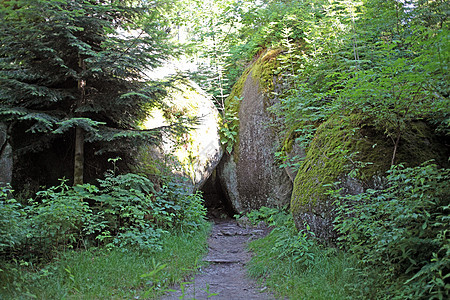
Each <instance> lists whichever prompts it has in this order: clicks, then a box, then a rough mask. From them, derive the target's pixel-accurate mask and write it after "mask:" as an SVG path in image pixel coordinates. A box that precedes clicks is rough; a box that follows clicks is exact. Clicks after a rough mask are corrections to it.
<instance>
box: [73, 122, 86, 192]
mask: <svg viewBox="0 0 450 300" xmlns="http://www.w3.org/2000/svg"><path fill="white" fill-rule="evenodd" d="M83 173H84V130H83V129H82V128H80V127H77V129H76V131H75V158H74V166H73V185H78V184H83Z"/></svg>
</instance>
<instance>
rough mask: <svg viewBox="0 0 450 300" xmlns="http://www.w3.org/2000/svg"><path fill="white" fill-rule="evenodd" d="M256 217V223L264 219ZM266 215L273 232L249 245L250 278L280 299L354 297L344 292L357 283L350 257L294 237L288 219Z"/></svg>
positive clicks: (303, 236)
mask: <svg viewBox="0 0 450 300" xmlns="http://www.w3.org/2000/svg"><path fill="white" fill-rule="evenodd" d="M266 213H267V212H266ZM257 214H258V218H259V220H261V219H264V217H263V216H261V214H260V213H257ZM254 215H255V214H253V216H254ZM269 215H270V216H268V218H266V221H267V220H268V222H269V224H270V225H273V226H274V227H275V229H274V230H273V231H272V232H271V233H270V234H269V235H267V236H266V237H264V238H262V239H259V240H255V241H252V242H251V243H250V244H249V248H250V250H252V251H253V252H254V254H255V255H254V256H253V258H252V259H251V261H250V262H249V264H248V265H247V268H248V274H249V275H250V277H253V278H256V279H257V280H258V281H260V282H263V283H264V284H265V285H266V286H267V287H269V289H270V290H271V291H272V292H273V293H274V294H275V296H277V297H279V298H282V299H284V298H285V297H287V298H289V299H321V300H322V299H346V298H357V297H358V296H357V295H354V294H352V293H353V292H352V291H350V289H349V288H348V287H349V286H350V283H352V282H354V281H355V280H358V278H357V277H355V273H354V272H352V271H351V270H352V269H353V268H354V267H355V266H356V265H357V260H356V259H355V258H354V257H352V256H351V255H349V254H346V253H344V252H342V251H340V250H338V249H335V248H326V247H323V246H321V245H318V244H317V243H315V242H314V241H313V240H312V239H311V238H310V237H309V235H307V234H305V233H302V232H300V233H298V232H297V231H296V230H295V228H294V224H293V222H292V218H291V217H290V216H288V215H286V214H284V213H278V214H274V212H270V213H269ZM251 217H252V216H250V218H251ZM256 221H258V220H256Z"/></svg>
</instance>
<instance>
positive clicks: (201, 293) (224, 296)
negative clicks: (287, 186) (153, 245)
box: [161, 220, 275, 300]
mask: <svg viewBox="0 0 450 300" xmlns="http://www.w3.org/2000/svg"><path fill="white" fill-rule="evenodd" d="M267 232H268V229H267V227H261V228H260V227H250V226H248V227H246V226H242V227H241V226H239V225H238V224H237V222H236V221H235V220H221V221H216V223H215V224H214V226H213V228H212V232H211V236H210V237H209V240H208V242H209V253H208V255H207V256H206V257H205V258H204V261H207V262H209V265H208V266H206V267H204V268H202V269H201V270H200V272H199V273H198V274H196V275H195V278H194V279H193V280H192V281H193V282H194V283H193V284H189V285H186V286H185V288H184V292H182V291H181V289H180V288H178V289H179V290H178V291H177V292H172V293H170V294H168V295H165V296H164V297H162V298H161V299H163V300H171V299H198V300H203V299H213V300H214V299H217V300H219V299H220V300H250V299H261V300H269V299H275V298H274V297H273V296H272V295H270V294H268V293H265V292H264V291H265V288H264V287H260V286H258V285H257V283H256V282H255V281H254V280H251V279H250V278H248V277H247V275H246V270H245V264H246V263H247V262H248V261H249V260H250V258H251V253H249V252H248V251H247V250H246V245H247V242H248V241H250V240H252V239H257V238H261V237H263V236H264V235H265V234H267ZM183 295H184V296H183ZM208 296H209V298H208Z"/></svg>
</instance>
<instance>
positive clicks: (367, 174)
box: [291, 115, 449, 244]
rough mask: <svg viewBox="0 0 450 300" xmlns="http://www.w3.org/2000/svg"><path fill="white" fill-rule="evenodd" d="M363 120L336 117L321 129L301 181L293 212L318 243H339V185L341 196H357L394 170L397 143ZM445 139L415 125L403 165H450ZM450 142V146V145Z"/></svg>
mask: <svg viewBox="0 0 450 300" xmlns="http://www.w3.org/2000/svg"><path fill="white" fill-rule="evenodd" d="M367 123H368V122H367V120H365V118H364V117H363V116H360V115H350V116H335V117H331V118H330V119H329V120H327V121H326V122H324V123H323V124H321V125H320V126H319V127H318V129H317V131H316V134H315V137H314V139H313V140H312V142H311V144H310V147H309V148H308V151H307V153H306V157H305V159H304V161H303V163H302V165H301V166H300V169H299V171H298V173H297V175H296V177H295V181H294V188H293V192H292V199H291V211H292V214H293V217H294V221H295V224H296V227H297V228H298V229H305V228H307V227H309V228H310V230H311V231H312V232H313V233H314V234H315V236H316V237H317V238H319V239H320V240H322V241H323V242H325V243H331V244H334V243H335V241H336V238H337V235H336V232H335V231H334V225H333V221H334V219H335V203H334V199H333V198H331V197H330V196H329V195H328V194H327V190H329V189H330V187H331V185H333V184H337V187H338V188H340V194H341V195H356V194H360V193H362V192H364V191H366V190H367V189H368V188H380V187H382V186H383V182H384V174H385V172H386V171H387V170H388V169H389V168H390V163H391V157H392V152H393V148H394V146H393V143H392V141H391V140H390V139H389V138H387V137H386V136H385V135H384V134H383V132H379V131H377V130H375V128H373V127H371V126H369V125H367ZM445 143H446V142H445V138H441V137H438V136H436V134H435V133H434V130H433V129H432V128H431V127H430V126H428V125H427V124H426V123H425V122H412V123H411V124H409V127H408V130H406V132H405V133H404V134H403V136H402V139H401V141H400V145H399V149H398V152H397V159H396V161H397V162H400V163H403V164H404V165H406V166H411V167H413V166H417V165H420V164H421V163H423V162H425V161H428V160H430V159H434V160H435V161H436V163H438V164H439V165H441V166H444V167H446V166H447V165H448V161H447V158H448V155H449V151H448V147H447V146H446V145H445ZM447 143H448V141H447Z"/></svg>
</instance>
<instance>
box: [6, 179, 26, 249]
mask: <svg viewBox="0 0 450 300" xmlns="http://www.w3.org/2000/svg"><path fill="white" fill-rule="evenodd" d="M11 193H12V191H11V190H10V189H9V188H5V187H2V188H1V189H0V253H2V252H4V251H11V250H12V249H13V248H14V247H16V246H17V245H20V244H21V243H22V242H23V240H24V238H25V236H26V232H27V224H26V223H25V224H24V223H23V220H24V218H23V214H24V212H23V211H22V206H21V205H20V204H19V203H18V202H17V201H16V200H15V199H13V198H11V197H10V196H11Z"/></svg>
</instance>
